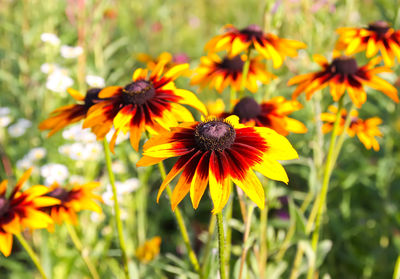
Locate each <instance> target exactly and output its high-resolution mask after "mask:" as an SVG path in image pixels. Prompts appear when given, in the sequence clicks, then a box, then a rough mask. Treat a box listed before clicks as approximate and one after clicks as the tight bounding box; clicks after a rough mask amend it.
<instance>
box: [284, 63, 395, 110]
mask: <svg viewBox="0 0 400 279" xmlns="http://www.w3.org/2000/svg"><path fill="white" fill-rule="evenodd" d="M379 60H380V59H379V58H375V59H372V60H371V61H370V62H369V63H368V64H366V65H364V66H362V67H360V66H358V65H357V62H356V60H355V59H354V58H351V57H347V56H340V57H336V58H334V59H333V60H332V62H331V63H329V62H328V61H327V60H326V59H325V57H323V56H321V55H314V61H315V62H317V63H318V64H319V65H320V66H321V67H322V70H321V71H319V72H315V73H309V74H304V75H299V76H296V77H293V78H291V79H290V80H289V82H288V85H294V84H298V86H297V88H296V90H295V91H294V92H293V99H295V98H297V96H299V95H300V94H301V93H302V92H305V93H306V98H307V100H309V99H310V98H311V96H312V95H313V94H314V93H315V92H316V91H318V90H321V89H323V88H325V87H326V86H328V85H329V87H330V93H331V95H332V97H333V100H334V101H338V100H339V99H340V98H341V97H342V95H343V94H344V91H345V90H346V89H347V92H348V93H349V96H350V98H351V100H352V101H353V103H354V104H355V105H356V106H357V107H358V108H359V107H361V105H362V104H364V103H365V101H366V100H367V94H366V93H365V90H364V85H366V86H369V87H372V88H374V89H376V90H380V91H382V92H383V93H384V94H386V95H387V96H388V97H390V98H391V99H392V100H393V101H395V102H396V103H398V102H399V98H398V96H397V90H396V88H395V87H394V86H392V85H391V84H390V83H388V82H387V81H385V80H383V79H382V78H380V77H378V76H376V74H377V73H381V72H390V69H389V68H387V67H375V65H376V64H377V63H378V62H379Z"/></svg>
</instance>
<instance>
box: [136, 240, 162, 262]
mask: <svg viewBox="0 0 400 279" xmlns="http://www.w3.org/2000/svg"><path fill="white" fill-rule="evenodd" d="M160 245H161V237H159V236H155V237H153V238H152V239H149V240H147V241H146V242H145V243H143V245H141V246H139V247H138V248H137V249H136V258H138V260H139V261H141V262H143V263H148V262H150V261H152V260H153V259H154V258H155V257H157V255H158V254H160Z"/></svg>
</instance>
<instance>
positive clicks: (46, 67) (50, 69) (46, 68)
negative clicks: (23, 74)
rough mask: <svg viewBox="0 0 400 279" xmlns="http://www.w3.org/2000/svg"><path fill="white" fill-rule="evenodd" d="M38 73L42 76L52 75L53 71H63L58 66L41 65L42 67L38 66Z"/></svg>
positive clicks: (51, 64) (52, 64)
mask: <svg viewBox="0 0 400 279" xmlns="http://www.w3.org/2000/svg"><path fill="white" fill-rule="evenodd" d="M40 71H41V72H42V73H43V74H51V73H54V72H55V71H63V70H62V68H61V67H60V66H59V65H58V64H54V63H44V64H42V66H40Z"/></svg>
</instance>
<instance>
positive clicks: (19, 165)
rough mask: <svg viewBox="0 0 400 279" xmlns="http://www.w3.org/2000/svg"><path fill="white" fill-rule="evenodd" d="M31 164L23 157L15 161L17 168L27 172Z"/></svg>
mask: <svg viewBox="0 0 400 279" xmlns="http://www.w3.org/2000/svg"><path fill="white" fill-rule="evenodd" d="M32 164H33V162H32V161H31V160H29V159H28V158H26V157H24V158H22V159H21V160H18V161H17V168H18V169H23V170H27V169H29V168H30V167H31V166H32Z"/></svg>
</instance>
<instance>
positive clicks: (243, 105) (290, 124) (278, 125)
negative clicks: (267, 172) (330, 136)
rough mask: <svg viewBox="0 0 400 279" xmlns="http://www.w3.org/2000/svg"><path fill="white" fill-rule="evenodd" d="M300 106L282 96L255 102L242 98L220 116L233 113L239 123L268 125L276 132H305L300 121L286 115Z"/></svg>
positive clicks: (300, 106)
mask: <svg viewBox="0 0 400 279" xmlns="http://www.w3.org/2000/svg"><path fill="white" fill-rule="evenodd" d="M301 108H302V105H301V104H300V103H299V102H298V101H288V100H286V99H285V98H284V97H282V96H278V97H275V98H272V99H270V100H268V101H264V102H262V103H261V104H259V103H257V102H256V101H255V100H254V99H253V98H250V97H244V98H242V99H241V100H240V101H239V102H238V103H237V104H236V105H235V107H234V108H233V111H232V112H231V113H224V114H221V115H220V116H223V117H226V116H228V115H231V114H234V115H237V116H238V117H239V120H240V123H243V124H245V125H247V126H258V127H268V128H271V129H273V130H275V131H276V132H277V133H279V134H281V135H283V136H287V135H288V134H289V132H292V133H300V134H303V133H306V132H307V128H306V126H304V124H303V123H301V122H300V121H298V120H296V119H293V118H290V117H288V115H289V114H291V113H293V112H295V111H297V110H299V109H301Z"/></svg>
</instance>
